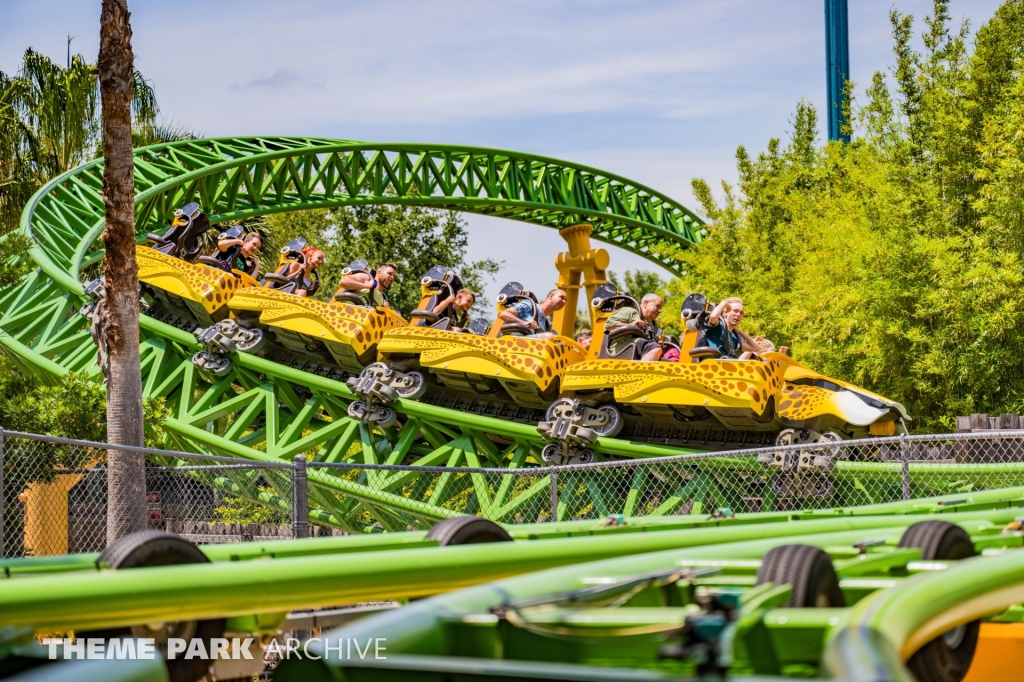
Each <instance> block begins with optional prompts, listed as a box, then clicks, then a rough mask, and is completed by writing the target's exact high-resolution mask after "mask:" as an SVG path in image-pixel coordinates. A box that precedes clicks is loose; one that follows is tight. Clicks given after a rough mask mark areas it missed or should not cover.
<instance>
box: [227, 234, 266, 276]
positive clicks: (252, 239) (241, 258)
mask: <svg viewBox="0 0 1024 682" xmlns="http://www.w3.org/2000/svg"><path fill="white" fill-rule="evenodd" d="M262 247H263V238H262V237H260V235H259V233H257V232H249V233H247V234H245V235H241V236H239V237H233V236H231V233H230V232H225V233H223V234H222V235H220V237H219V238H218V239H217V260H219V261H220V262H221V266H222V267H223V268H224V269H225V270H227V271H228V272H230V271H231V270H241V271H242V272H244V273H246V274H247V275H250V276H252V277H255V276H256V273H257V272H259V269H260V261H259V259H258V258H256V252H257V251H259V250H260V249H261V248H262Z"/></svg>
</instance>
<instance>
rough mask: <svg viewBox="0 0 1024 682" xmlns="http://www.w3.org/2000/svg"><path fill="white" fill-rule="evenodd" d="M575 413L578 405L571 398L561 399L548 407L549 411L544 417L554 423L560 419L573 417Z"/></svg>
mask: <svg viewBox="0 0 1024 682" xmlns="http://www.w3.org/2000/svg"><path fill="white" fill-rule="evenodd" d="M575 411H576V405H575V403H573V401H572V400H570V399H569V398H560V399H558V400H556V401H555V402H553V403H551V404H550V405H548V411H547V412H546V413H545V414H544V416H545V418H546V420H547V421H549V422H553V421H555V420H556V419H558V418H559V417H572V413H573V412H575Z"/></svg>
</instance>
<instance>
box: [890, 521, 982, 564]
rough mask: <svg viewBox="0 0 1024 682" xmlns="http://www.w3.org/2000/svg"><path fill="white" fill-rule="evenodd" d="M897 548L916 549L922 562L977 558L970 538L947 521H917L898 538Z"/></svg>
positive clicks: (959, 528)
mask: <svg viewBox="0 0 1024 682" xmlns="http://www.w3.org/2000/svg"><path fill="white" fill-rule="evenodd" d="M898 546H899V547H917V548H918V549H920V550H921V559H922V560H924V561H957V560H959V559H967V558H969V557H972V556H977V554H978V553H977V551H975V549H974V543H973V542H971V536H969V535H968V534H967V531H965V530H964V529H963V528H961V527H960V526H958V525H956V524H953V523H950V522H949V521H939V520H937V519H935V520H931V521H919V522H917V523H915V524H913V525H912V526H910V527H909V528H907V529H906V530H905V531H903V535H902V537H900V541H899V545H898Z"/></svg>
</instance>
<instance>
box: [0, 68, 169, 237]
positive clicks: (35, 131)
mask: <svg viewBox="0 0 1024 682" xmlns="http://www.w3.org/2000/svg"><path fill="white" fill-rule="evenodd" d="M131 87H132V112H133V114H134V117H135V123H136V126H137V132H138V133H140V134H145V133H146V131H148V130H151V129H152V130H160V129H161V128H160V127H159V126H156V125H155V123H154V122H155V120H156V115H157V113H158V111H159V109H158V108H157V103H156V95H155V93H154V92H153V88H152V87H151V86H150V85H149V84H148V83H147V82H146V80H145V79H144V78H143V77H142V74H140V73H139V72H138V71H134V72H133V73H132V82H131ZM99 98H100V95H99V83H98V80H97V78H96V66H95V65H93V64H89V63H87V62H86V61H85V59H84V58H83V57H82V55H75V56H73V57H69V59H68V63H67V65H66V66H61V65H60V64H57V63H56V62H54V61H52V60H50V58H49V57H47V56H46V55H43V54H40V53H39V52H36V51H35V50H33V49H32V48H29V49H27V50H26V51H25V56H24V58H23V59H22V63H21V69H20V70H19V72H18V74H17V75H16V76H13V77H11V76H8V75H6V74H4V73H3V72H0V234H4V233H6V232H9V231H11V230H13V229H15V228H16V227H17V226H18V220H19V218H20V216H21V210H22V209H23V208H24V207H25V204H26V203H27V202H28V200H29V198H30V197H31V196H32V194H33V193H34V192H35V191H36V190H37V189H39V187H40V186H42V185H43V184H44V183H45V182H46V181H48V180H49V179H50V178H52V177H54V176H56V175H59V174H61V173H63V172H64V171H67V170H70V169H72V168H74V167H76V166H78V165H80V164H82V163H85V162H86V161H90V160H92V159H94V158H96V157H97V156H99V155H100V154H102V148H101V139H100V121H99V117H98V113H99V106H98V105H99ZM179 134H187V133H186V131H184V130H180V129H179Z"/></svg>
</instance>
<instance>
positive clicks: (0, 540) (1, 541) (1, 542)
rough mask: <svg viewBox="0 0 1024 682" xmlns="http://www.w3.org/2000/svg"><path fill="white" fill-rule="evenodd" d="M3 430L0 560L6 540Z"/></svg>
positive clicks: (0, 429) (0, 445)
mask: <svg viewBox="0 0 1024 682" xmlns="http://www.w3.org/2000/svg"><path fill="white" fill-rule="evenodd" d="M4 500H5V497H4V429H3V427H0V559H2V558H3V557H4V547H5V544H4V543H5V542H6V538H5V537H4V523H5V522H6V519H5V518H4V511H5V507H6V506H7V505H6V504H5V502H4Z"/></svg>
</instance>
